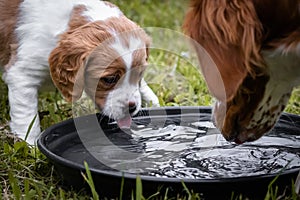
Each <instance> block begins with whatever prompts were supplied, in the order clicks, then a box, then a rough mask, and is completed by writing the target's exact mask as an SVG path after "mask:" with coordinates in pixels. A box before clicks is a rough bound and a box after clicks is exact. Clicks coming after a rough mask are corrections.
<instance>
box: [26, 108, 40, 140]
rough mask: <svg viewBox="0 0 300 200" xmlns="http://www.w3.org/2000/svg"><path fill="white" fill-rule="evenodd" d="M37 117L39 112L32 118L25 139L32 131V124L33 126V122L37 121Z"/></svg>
mask: <svg viewBox="0 0 300 200" xmlns="http://www.w3.org/2000/svg"><path fill="white" fill-rule="evenodd" d="M36 117H37V114H36V115H35V116H34V118H33V119H32V120H31V122H30V124H29V126H28V129H27V132H26V135H25V141H26V140H27V138H28V135H29V133H30V130H31V129H32V126H33V123H34V122H35V119H36Z"/></svg>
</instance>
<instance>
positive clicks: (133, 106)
mask: <svg viewBox="0 0 300 200" xmlns="http://www.w3.org/2000/svg"><path fill="white" fill-rule="evenodd" d="M128 107H129V113H130V114H132V113H133V112H134V111H135V110H136V104H135V102H133V101H129V103H128Z"/></svg>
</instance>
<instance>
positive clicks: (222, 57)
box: [183, 0, 265, 97]
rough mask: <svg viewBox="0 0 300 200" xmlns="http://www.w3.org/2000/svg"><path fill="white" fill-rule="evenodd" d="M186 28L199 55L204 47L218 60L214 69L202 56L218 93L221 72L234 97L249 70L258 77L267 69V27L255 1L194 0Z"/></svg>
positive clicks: (211, 85) (204, 69)
mask: <svg viewBox="0 0 300 200" xmlns="http://www.w3.org/2000/svg"><path fill="white" fill-rule="evenodd" d="M183 29H184V30H185V32H186V33H187V34H188V35H189V36H190V37H191V38H192V39H194V43H193V44H194V45H195V47H196V51H197V52H198V57H199V59H200V58H201V56H203V55H201V54H203V53H202V52H201V51H203V50H202V49H200V47H203V48H204V49H205V50H206V51H207V52H208V54H209V56H210V57H211V58H212V60H213V61H214V63H215V65H213V67H214V69H212V66H210V65H205V63H204V65H203V63H202V60H200V63H201V68H202V72H203V74H204V77H205V79H206V81H207V83H208V87H209V89H210V91H211V92H212V93H213V94H214V96H217V97H218V96H222V95H221V94H219V91H218V87H220V85H217V84H216V81H215V80H216V78H215V75H216V73H217V72H218V73H220V74H221V76H222V77H221V80H219V81H221V82H223V83H224V86H225V90H226V94H227V97H233V96H234V95H235V93H236V90H237V89H238V87H239V85H240V84H241V83H242V82H243V80H244V78H245V77H246V75H247V74H250V75H251V76H252V77H253V78H255V77H256V76H257V75H258V74H260V73H261V72H262V71H264V68H265V64H264V61H263V58H262V56H261V54H260V49H261V46H260V44H261V41H262V39H263V36H262V31H263V27H262V25H261V23H260V20H259V18H258V16H257V14H256V10H255V5H254V3H253V1H248V0H239V1H235V0H226V1H225V0H222V1H213V0H202V1H200V0H192V1H191V6H190V10H189V12H188V13H187V15H186V17H185V22H184V25H183ZM198 43H199V44H200V45H201V46H200V45H199V44H198ZM197 48H198V49H197ZM199 49H200V50H199ZM204 62H205V61H204ZM215 66H216V67H217V68H216V67H215Z"/></svg>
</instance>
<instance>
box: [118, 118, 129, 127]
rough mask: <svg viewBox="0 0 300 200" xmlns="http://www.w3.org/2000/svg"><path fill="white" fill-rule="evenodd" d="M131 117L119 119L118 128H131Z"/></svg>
mask: <svg viewBox="0 0 300 200" xmlns="http://www.w3.org/2000/svg"><path fill="white" fill-rule="evenodd" d="M131 121H132V120H131V117H130V116H126V117H124V118H122V119H119V120H117V123H118V126H119V127H120V128H127V129H129V128H130V125H131Z"/></svg>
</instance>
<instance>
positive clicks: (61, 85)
mask: <svg viewBox="0 0 300 200" xmlns="http://www.w3.org/2000/svg"><path fill="white" fill-rule="evenodd" d="M109 36H110V35H109V34H108V33H107V31H105V29H104V28H103V27H101V25H100V24H97V23H89V24H86V25H84V26H82V27H79V28H77V29H75V30H71V31H68V32H66V33H64V34H62V35H61V39H60V41H59V43H58V46H57V47H56V48H55V49H54V50H53V51H52V52H51V54H50V56H49V60H48V61H49V66H50V73H51V77H52V80H53V82H54V84H55V86H56V87H57V88H58V89H59V90H60V92H61V93H62V95H63V96H64V97H65V99H66V100H67V101H69V102H70V101H72V100H73V101H76V100H77V99H79V98H80V97H81V95H82V92H83V89H84V66H85V62H86V59H87V57H88V56H89V54H90V53H91V52H92V51H93V49H95V48H96V47H97V46H98V45H99V44H100V43H101V42H102V41H104V40H105V39H106V38H109Z"/></svg>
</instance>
